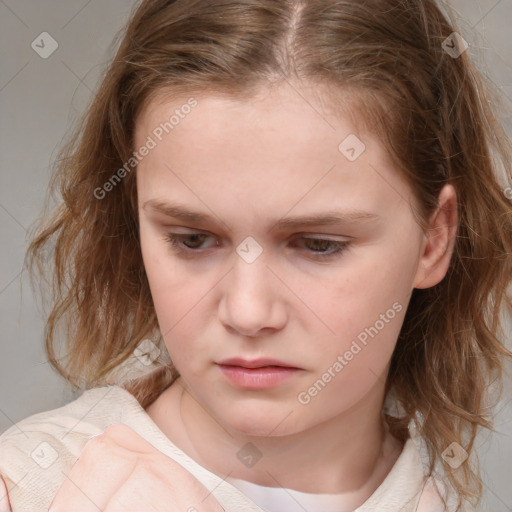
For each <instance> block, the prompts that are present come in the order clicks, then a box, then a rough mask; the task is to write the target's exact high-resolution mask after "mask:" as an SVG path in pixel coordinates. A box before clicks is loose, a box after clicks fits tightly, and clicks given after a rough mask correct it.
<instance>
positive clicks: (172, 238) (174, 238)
mask: <svg viewBox="0 0 512 512" xmlns="http://www.w3.org/2000/svg"><path fill="white" fill-rule="evenodd" d="M198 236H199V237H200V236H206V237H208V235H206V234H205V233H192V234H190V235H178V234H175V233H167V234H166V236H165V238H164V241H166V242H168V243H169V245H170V246H171V249H172V250H173V251H174V252H176V253H178V254H183V253H189V254H192V253H194V252H199V249H197V248H195V249H192V248H190V247H186V246H185V247H183V246H180V245H179V243H180V242H184V241H187V239H190V238H192V237H198ZM301 240H312V241H314V242H328V243H329V244H330V245H332V246H334V247H335V250H334V251H331V252H328V253H327V252H316V251H309V252H310V253H311V254H312V255H313V256H314V257H315V258H317V259H327V258H332V257H334V256H338V255H341V254H342V253H343V252H345V250H346V248H347V246H348V245H349V243H350V242H347V241H341V240H340V241H336V240H326V239H322V238H307V237H306V238H304V237H303V238H301Z"/></svg>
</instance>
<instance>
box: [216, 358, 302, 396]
mask: <svg viewBox="0 0 512 512" xmlns="http://www.w3.org/2000/svg"><path fill="white" fill-rule="evenodd" d="M216 364H217V366H218V367H219V369H220V371H221V372H222V374H223V375H224V376H225V377H226V378H227V380H228V381H229V382H230V383H231V384H232V385H234V386H236V387H239V388H243V389H265V388H269V387H274V386H277V385H278V384H281V383H283V382H284V381H286V380H288V379H290V378H292V377H293V376H296V375H297V374H298V373H299V372H300V371H301V370H302V368H298V367H295V366H292V365H290V364H288V363H285V362H283V361H278V360H276V359H268V358H261V359H254V360H247V359H241V358H231V359H225V360H223V361H220V362H218V363H216Z"/></svg>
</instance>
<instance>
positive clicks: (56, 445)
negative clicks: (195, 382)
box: [0, 385, 473, 512]
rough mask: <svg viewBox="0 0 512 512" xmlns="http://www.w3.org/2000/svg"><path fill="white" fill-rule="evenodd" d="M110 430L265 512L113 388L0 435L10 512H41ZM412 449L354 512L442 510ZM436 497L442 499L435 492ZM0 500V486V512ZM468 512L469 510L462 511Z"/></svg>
mask: <svg viewBox="0 0 512 512" xmlns="http://www.w3.org/2000/svg"><path fill="white" fill-rule="evenodd" d="M112 423H124V424H126V425H128V426H129V427H130V428H132V429H133V430H135V431H136V432H137V433H138V434H139V435H140V436H142V437H143V438H144V439H146V440H147V441H148V442H150V443H151V444H152V445H153V446H155V447H156V448H157V449H158V450H160V451H161V452H162V453H164V454H165V455H167V456H169V457H171V458H172V459H174V460H175V461H176V462H178V463H179V464H181V465H182V466H183V467H184V468H185V469H187V470H188V471H189V472H190V473H191V474H192V475H194V477H195V478H197V480H199V481H200V482H201V483H202V484H203V485H204V486H205V487H206V488H207V489H208V490H210V491H211V492H212V494H213V495H214V496H215V498H216V499H217V501H218V502H219V503H220V504H221V505H222V507H223V508H224V509H225V510H226V512H240V511H245V512H253V511H254V512H265V511H264V509H263V508H260V507H259V506H258V505H256V503H255V502H254V501H251V499H249V497H248V496H246V495H245V494H243V493H242V492H241V491H240V490H239V489H237V487H235V486H234V485H232V484H230V483H228V482H226V481H224V480H223V479H221V478H220V477H218V476H217V475H215V474H214V473H211V472H210V471H208V470H207V469H205V468H203V467H202V466H200V465H199V464H198V463H196V462H195V461H194V460H193V459H192V458H190V457H189V456H188V455H187V454H186V453H184V452H183V451H182V450H180V449H179V448H178V447H177V446H175V445H174V444H173V443H172V442H171V441H170V440H169V438H168V437H167V436H165V434H164V433H163V432H162V431H161V430H160V429H159V428H158V427H157V425H156V424H155V423H154V422H153V420H152V419H151V417H150V416H149V415H148V414H147V413H146V411H145V410H144V409H143V408H142V407H141V405H140V404H139V402H138V401H137V400H136V399H135V397H134V396H133V395H131V394H130V393H129V392H128V391H126V390H125V389H123V388H121V387H119V386H117V385H112V386H102V387H97V388H93V389H89V390H87V391H85V392H84V393H83V394H82V395H81V396H80V397H79V398H77V399H76V400H74V401H72V402H70V403H68V404H67V405H64V406H63V407H60V408H57V409H53V410H50V411H45V412H42V413H38V414H34V415H32V416H29V417H28V418H25V419H23V420H22V421H20V422H18V423H16V424H15V425H13V426H12V427H10V428H9V429H8V430H6V431H5V432H4V433H3V434H2V435H1V436H0V476H2V478H3V479H4V481H5V483H6V485H7V488H8V495H9V499H10V502H11V506H12V510H13V512H18V511H25V510H26V511H31V512H35V511H45V512H46V511H47V510H48V508H49V506H50V503H51V502H52V500H53V498H54V496H55V495H56V493H57V491H58V489H59V487H60V486H61V485H62V484H63V482H64V479H65V475H67V474H68V473H69V472H70V470H71V468H72V466H73V464H74V463H75V462H76V460H77V459H78V457H79V455H80V452H81V450H82V449H83V447H84V446H85V443H86V442H87V441H88V440H89V439H90V438H91V437H92V436H94V435H98V434H101V433H102V432H103V431H104V430H105V429H106V427H107V426H108V425H110V424H112ZM417 443H418V440H417V439H416V440H415V439H413V438H409V439H408V440H407V442H406V443H405V445H404V448H403V450H402V453H401V454H400V456H399V457H398V459H397V460H396V462H395V464H394V466H393V468H392V469H391V471H390V472H389V474H388V475H387V477H386V478H385V480H384V481H383V482H382V484H381V485H380V486H379V487H378V489H376V490H375V492H374V493H373V494H372V495H371V496H370V498H369V499H368V500H367V501H366V502H365V503H364V504H363V505H362V506H360V507H358V508H357V509H356V510H355V511H354V512H377V511H378V512H383V511H393V512H398V511H400V512H413V511H414V512H441V511H444V510H445V509H444V508H443V507H442V505H441V501H440V500H439V496H438V494H437V492H436V491H435V487H434V486H433V485H432V484H433V480H432V478H428V479H427V478H425V477H424V474H423V468H424V463H422V460H421V458H420V451H419V445H418V444H417ZM436 482H437V485H438V486H439V485H440V484H439V482H438V481H436ZM441 492H443V493H445V491H444V487H443V486H442V485H441ZM3 495H4V492H3V485H2V482H1V480H0V512H3V511H2V505H1V503H2V498H3ZM252 496H253V497H254V496H255V494H254V493H253V494H252ZM311 496H313V495H311ZM254 499H255V498H254ZM451 501H453V500H451ZM449 503H450V502H449ZM455 510H456V509H455V507H453V504H452V505H451V506H450V508H448V511H449V512H455ZM470 510H473V509H471V508H469V507H468V508H464V511H470ZM311 512H314V511H313V510H312V511H311Z"/></svg>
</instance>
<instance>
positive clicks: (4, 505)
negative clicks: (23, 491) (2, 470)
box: [0, 475, 12, 512]
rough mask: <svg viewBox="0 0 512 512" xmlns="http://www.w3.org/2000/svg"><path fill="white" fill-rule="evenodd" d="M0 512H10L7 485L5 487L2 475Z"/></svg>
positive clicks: (0, 482) (0, 480)
mask: <svg viewBox="0 0 512 512" xmlns="http://www.w3.org/2000/svg"><path fill="white" fill-rule="evenodd" d="M0 512H12V509H11V503H10V502H9V494H8V492H7V485H5V482H4V479H3V478H2V475H0Z"/></svg>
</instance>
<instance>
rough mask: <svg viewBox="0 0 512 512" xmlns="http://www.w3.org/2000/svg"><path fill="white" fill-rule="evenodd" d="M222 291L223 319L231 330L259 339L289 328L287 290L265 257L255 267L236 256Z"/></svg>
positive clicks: (220, 316)
mask: <svg viewBox="0 0 512 512" xmlns="http://www.w3.org/2000/svg"><path fill="white" fill-rule="evenodd" d="M221 291H222V297H221V300H220V304H219V319H220V322H221V323H222V324H223V325H224V326H225V327H226V328H227V329H229V330H234V331H236V332H237V333H239V334H241V335H243V336H249V337H256V336H261V335H263V334H269V333H271V332H272V331H275V330H279V329H282V328H283V326H284V325H285V323H286V320H287V307H286V297H285V294H286V288H285V287H284V286H283V285H282V283H280V281H279V279H278V278H277V277H276V276H275V275H274V273H273V272H272V271H271V270H270V268H269V266H268V262H267V259H266V258H265V256H264V253H263V254H261V255H260V256H259V257H258V258H256V260H254V261H253V262H252V263H248V262H247V261H246V260H244V258H243V257H240V256H239V255H238V254H236V253H235V258H234V265H233V268H232V270H231V271H230V272H229V273H228V275H227V276H226V277H225V278H224V279H223V280H222V281H221Z"/></svg>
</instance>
